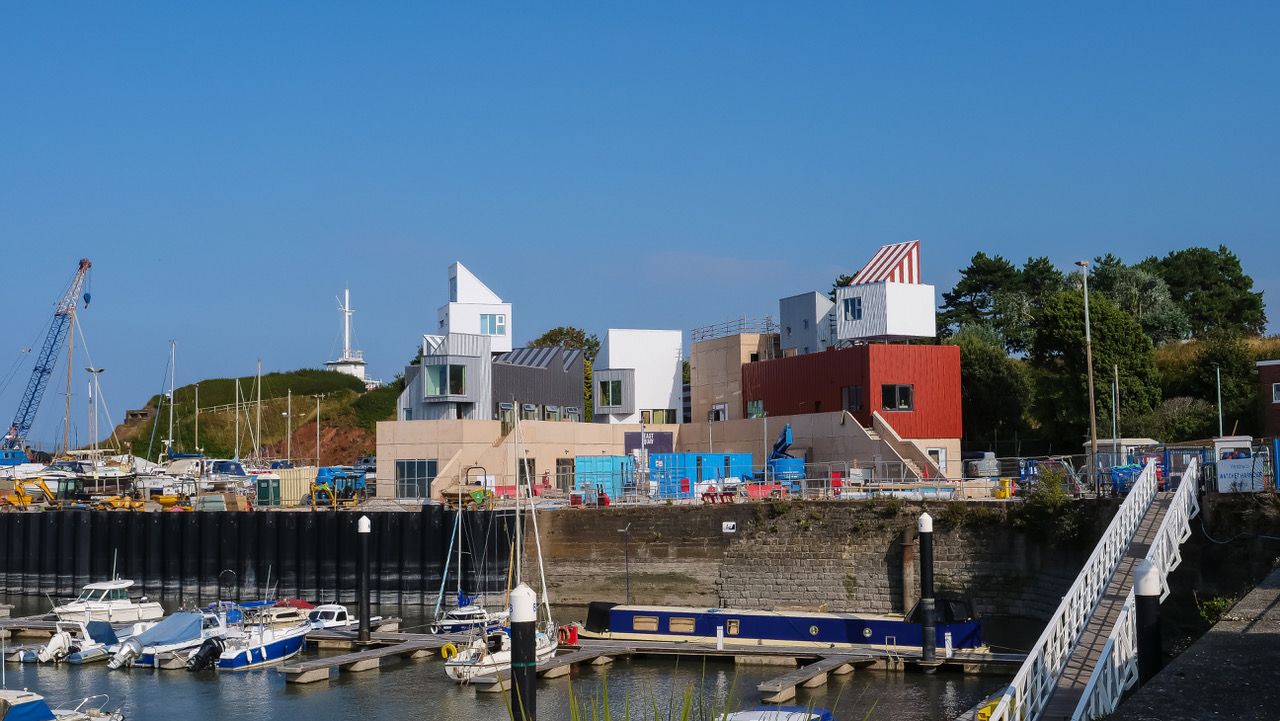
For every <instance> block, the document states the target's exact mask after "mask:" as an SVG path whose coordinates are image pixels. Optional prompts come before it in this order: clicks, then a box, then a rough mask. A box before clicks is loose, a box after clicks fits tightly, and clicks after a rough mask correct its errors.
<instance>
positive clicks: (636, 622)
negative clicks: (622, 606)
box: [631, 616, 658, 631]
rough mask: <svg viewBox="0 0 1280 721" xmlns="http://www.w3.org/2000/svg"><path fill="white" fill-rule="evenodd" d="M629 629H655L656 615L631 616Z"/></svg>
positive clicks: (656, 628)
mask: <svg viewBox="0 0 1280 721" xmlns="http://www.w3.org/2000/svg"><path fill="white" fill-rule="evenodd" d="M631 630H632V631H657V630H658V617H657V616H632V617H631Z"/></svg>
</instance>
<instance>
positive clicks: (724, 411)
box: [708, 403, 729, 422]
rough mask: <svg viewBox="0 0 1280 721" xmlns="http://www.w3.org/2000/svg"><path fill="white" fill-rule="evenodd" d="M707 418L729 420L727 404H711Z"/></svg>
mask: <svg viewBox="0 0 1280 721" xmlns="http://www.w3.org/2000/svg"><path fill="white" fill-rule="evenodd" d="M708 420H712V421H716V422H719V421H727V420H729V404H728V403H717V404H715V405H714V406H711V413H710V414H709V417H708Z"/></svg>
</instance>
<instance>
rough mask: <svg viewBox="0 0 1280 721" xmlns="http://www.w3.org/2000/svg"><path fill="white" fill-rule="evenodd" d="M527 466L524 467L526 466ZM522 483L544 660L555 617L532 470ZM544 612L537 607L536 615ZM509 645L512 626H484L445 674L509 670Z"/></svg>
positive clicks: (520, 548) (552, 646)
mask: <svg viewBox="0 0 1280 721" xmlns="http://www.w3.org/2000/svg"><path fill="white" fill-rule="evenodd" d="M514 445H515V453H516V458H521V457H522V456H521V455H520V452H519V447H520V421H519V420H518V419H517V420H516V425H515V444H514ZM526 470H527V467H526ZM519 475H520V474H519V473H517V474H516V533H515V554H514V561H515V574H514V575H515V580H514V582H515V584H516V585H519V584H520V583H521V566H522V563H521V556H522V555H523V553H524V542H523V541H524V537H523V534H522V532H521V531H522V527H521V515H520V514H521V509H520V480H519ZM525 483H526V485H527V486H529V491H528V493H529V496H528V497H529V504H530V505H529V518H530V520H531V521H532V522H533V538H534V542H535V545H536V547H537V549H538V575H539V577H540V580H541V583H542V609H544V610H545V618H540V619H539V620H540V621H541V624H540V625H541V627H540V628H539V629H538V630H537V633H536V635H535V638H534V654H535V657H536V659H537V660H538V661H539V662H541V661H546V660H547V659H549V658H551V657H553V656H555V655H556V649H557V648H558V647H559V642H558V640H557V635H556V626H555V621H553V620H552V618H551V603H550V601H549V600H548V598H547V577H546V572H545V569H544V568H543V565H542V540H541V538H540V537H539V535H538V513H537V506H536V500H535V499H536V497H535V496H534V495H533V488H532V483H533V474H532V473H528V472H526V473H525ZM542 615H543V614H542V612H541V611H540V612H539V616H540V617H541V616H542ZM511 660H512V648H511V629H510V627H507V626H502V625H492V626H486V627H485V628H484V630H483V632H482V633H480V634H478V635H477V636H476V637H474V638H472V640H471V641H469V642H467V643H466V644H464V645H463V646H462V647H461V648H460V649H458V650H457V653H456V654H454V656H453V657H452V658H450V659H448V660H447V661H445V664H444V672H445V674H446V675H447V676H448V677H449V678H451V679H453V680H454V681H457V682H459V683H466V682H468V681H472V680H474V679H477V678H480V677H483V676H492V675H494V674H498V673H501V672H503V671H510V670H511Z"/></svg>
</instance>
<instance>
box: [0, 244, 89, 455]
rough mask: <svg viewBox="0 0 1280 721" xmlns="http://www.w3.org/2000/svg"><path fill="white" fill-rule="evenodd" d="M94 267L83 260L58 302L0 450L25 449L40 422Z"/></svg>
mask: <svg viewBox="0 0 1280 721" xmlns="http://www.w3.org/2000/svg"><path fill="white" fill-rule="evenodd" d="M91 267H93V264H92V263H90V262H89V259H88V258H81V259H80V266H79V267H78V268H77V269H76V274H75V276H74V277H72V278H71V284H70V285H69V286H67V290H66V291H65V292H64V293H63V294H62V297H61V298H60V299H59V300H58V304H57V305H56V306H55V307H54V309H53V322H52V323H51V324H50V325H49V333H48V334H47V335H45V338H44V346H43V347H42V348H41V349H40V354H39V355H38V356H36V364H35V367H34V368H32V369H31V378H30V379H29V380H28V381H27V389H26V390H25V391H23V393H22V400H21V401H20V402H19V403H18V412H17V413H16V414H14V416H13V423H12V424H11V425H10V426H9V432H8V433H6V434H5V436H4V440H3V443H0V448H6V449H15V448H17V449H21V448H22V446H23V442H24V441H25V440H26V438H27V433H29V432H30V431H31V426H32V425H33V424H34V423H35V421H36V412H37V411H39V410H40V400H41V399H42V398H44V391H45V388H47V387H48V385H49V377H50V376H52V375H53V367H54V366H56V365H57V364H58V353H60V352H61V350H62V344H63V342H64V341H66V339H67V334H68V333H69V332H70V331H71V326H72V325H73V324H74V323H75V318H76V305H77V304H78V302H79V300H80V295H81V294H80V291H81V289H82V288H84V283H85V275H86V274H87V273H88V272H89V268H91ZM84 306H85V307H86V308H88V307H89V293H88V292H85V293H84Z"/></svg>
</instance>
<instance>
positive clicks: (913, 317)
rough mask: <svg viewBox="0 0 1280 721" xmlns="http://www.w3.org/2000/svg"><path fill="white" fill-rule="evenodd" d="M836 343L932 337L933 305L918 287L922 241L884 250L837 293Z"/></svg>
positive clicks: (930, 294) (931, 294) (926, 290)
mask: <svg viewBox="0 0 1280 721" xmlns="http://www.w3.org/2000/svg"><path fill="white" fill-rule="evenodd" d="M834 310H835V314H836V340H838V341H850V342H852V341H872V340H881V341H893V340H908V339H911V338H934V337H936V336H937V334H938V323H937V300H936V298H935V291H934V287H933V286H932V285H928V284H926V283H921V282H920V241H918V240H911V241H907V242H905V243H894V244H893V245H886V246H883V247H882V248H880V250H879V251H878V252H877V253H876V254H875V255H874V256H873V257H872V258H871V260H870V261H869V262H868V263H867V264H866V265H865V266H863V267H862V270H860V271H858V273H857V274H856V275H854V277H853V280H851V281H850V282H849V284H848V285H844V286H840V287H839V288H837V289H836V307H835V309H834Z"/></svg>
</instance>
